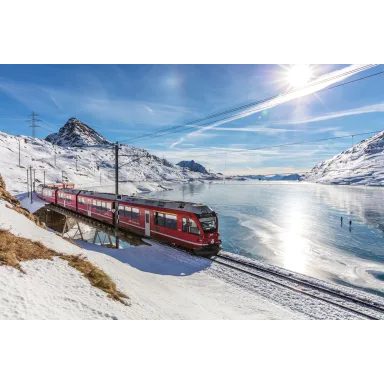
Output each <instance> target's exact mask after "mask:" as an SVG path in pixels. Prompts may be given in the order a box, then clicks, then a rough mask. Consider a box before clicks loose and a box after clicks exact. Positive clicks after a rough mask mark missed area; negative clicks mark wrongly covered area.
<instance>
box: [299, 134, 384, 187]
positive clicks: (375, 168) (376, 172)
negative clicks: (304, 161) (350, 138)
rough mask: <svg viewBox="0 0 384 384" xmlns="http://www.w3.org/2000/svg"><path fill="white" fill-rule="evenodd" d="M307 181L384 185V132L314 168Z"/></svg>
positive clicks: (307, 175) (306, 178) (308, 174)
mask: <svg viewBox="0 0 384 384" xmlns="http://www.w3.org/2000/svg"><path fill="white" fill-rule="evenodd" d="M304 180H306V181H312V182H317V183H326V184H364V185H384V131H382V132H380V133H378V134H376V135H374V136H372V137H370V138H369V139H365V140H363V141H361V142H360V143H358V144H356V145H354V146H353V147H351V148H349V149H347V150H346V151H343V152H341V153H340V154H338V155H336V156H334V157H332V158H331V159H329V160H325V161H323V162H321V163H319V164H317V165H316V166H315V167H313V168H312V169H311V170H310V171H309V172H308V173H307V174H306V176H305V177H304Z"/></svg>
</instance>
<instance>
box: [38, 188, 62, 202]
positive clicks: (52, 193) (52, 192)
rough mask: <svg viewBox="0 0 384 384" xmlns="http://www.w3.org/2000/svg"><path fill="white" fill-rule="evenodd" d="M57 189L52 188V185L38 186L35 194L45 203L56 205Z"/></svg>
mask: <svg viewBox="0 0 384 384" xmlns="http://www.w3.org/2000/svg"><path fill="white" fill-rule="evenodd" d="M58 189H59V188H57V187H54V186H53V185H51V186H47V185H43V184H41V185H38V186H37V187H36V194H37V196H39V197H40V199H42V200H44V201H47V202H48V203H53V204H56V203H57V191H58Z"/></svg>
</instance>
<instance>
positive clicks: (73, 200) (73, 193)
mask: <svg viewBox="0 0 384 384" xmlns="http://www.w3.org/2000/svg"><path fill="white" fill-rule="evenodd" d="M78 193H80V191H79V190H76V189H72V188H62V189H58V190H57V192H56V196H57V198H56V204H57V205H61V206H62V207H64V208H67V209H70V210H71V211H75V212H76V211H77V195H78Z"/></svg>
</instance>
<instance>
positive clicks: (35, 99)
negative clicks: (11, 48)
mask: <svg viewBox="0 0 384 384" xmlns="http://www.w3.org/2000/svg"><path fill="white" fill-rule="evenodd" d="M0 92H3V93H5V94H7V95H8V96H10V97H12V98H13V99H15V100H17V101H18V102H19V103H21V104H22V105H24V106H25V107H27V108H28V109H30V110H37V111H39V112H40V113H42V114H55V116H57V113H58V111H60V113H61V114H63V115H65V116H67V115H68V111H72V112H71V114H73V115H77V114H79V115H86V116H90V117H91V118H93V119H96V120H105V121H109V122H119V123H121V122H127V124H128V125H130V126H134V125H138V124H140V125H141V126H145V125H148V126H152V127H159V126H163V125H168V124H173V123H175V122H177V121H180V120H181V119H185V118H186V117H191V116H193V112H192V111H191V109H190V108H187V107H185V106H182V105H172V104H167V103H162V102H153V101H149V100H132V99H130V98H117V97H109V96H108V92H106V90H105V89H103V88H102V86H101V85H100V84H99V86H98V87H96V88H95V87H93V88H92V87H87V86H84V87H83V88H81V90H78V89H77V88H70V89H69V88H54V87H48V86H43V85H39V84H34V83H29V82H22V81H14V80H8V79H3V78H0ZM59 117H60V118H61V117H62V116H59ZM67 117H68V116H67ZM105 130H106V131H108V128H105Z"/></svg>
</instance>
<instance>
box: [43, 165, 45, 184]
mask: <svg viewBox="0 0 384 384" xmlns="http://www.w3.org/2000/svg"><path fill="white" fill-rule="evenodd" d="M43 172H44V183H43V185H45V169H44V171H43Z"/></svg>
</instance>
